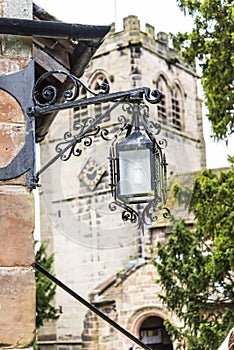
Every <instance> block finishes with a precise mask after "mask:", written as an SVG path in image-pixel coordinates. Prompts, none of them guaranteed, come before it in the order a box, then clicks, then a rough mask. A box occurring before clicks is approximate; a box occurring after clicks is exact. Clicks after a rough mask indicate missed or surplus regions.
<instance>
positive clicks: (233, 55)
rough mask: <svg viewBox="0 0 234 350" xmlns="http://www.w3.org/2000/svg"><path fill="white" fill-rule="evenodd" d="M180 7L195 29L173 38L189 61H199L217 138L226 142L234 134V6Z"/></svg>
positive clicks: (209, 1) (198, 3) (219, 1)
mask: <svg viewBox="0 0 234 350" xmlns="http://www.w3.org/2000/svg"><path fill="white" fill-rule="evenodd" d="M177 4H178V5H179V7H180V8H181V9H182V10H183V11H184V13H185V14H189V15H190V16H192V18H193V29H192V31H191V32H190V33H188V32H187V33H178V35H176V36H174V40H173V41H174V46H175V47H176V48H178V49H179V50H180V52H181V53H182V56H183V57H184V58H185V60H186V61H188V62H190V63H191V62H194V59H196V58H197V59H198V62H199V64H200V66H201V72H202V74H201V82H202V86H203V90H204V94H205V103H206V106H207V107H208V118H209V120H210V121H211V124H212V128H213V132H214V136H215V137H216V138H217V139H222V138H226V137H227V136H228V135H229V134H231V133H232V132H233V130H234V107H233V101H234V2H233V0H177Z"/></svg>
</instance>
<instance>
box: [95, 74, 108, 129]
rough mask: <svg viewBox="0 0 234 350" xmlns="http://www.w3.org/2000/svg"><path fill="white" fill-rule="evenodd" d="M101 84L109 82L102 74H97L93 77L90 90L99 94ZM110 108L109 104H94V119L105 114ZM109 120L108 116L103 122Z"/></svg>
mask: <svg viewBox="0 0 234 350" xmlns="http://www.w3.org/2000/svg"><path fill="white" fill-rule="evenodd" d="M102 84H107V85H110V84H109V81H108V80H107V78H106V76H105V75H104V74H103V73H99V74H97V75H96V76H95V78H94V80H93V83H92V89H93V90H94V91H95V92H97V93H98V92H99V91H100V89H101V85H102ZM109 108H110V104H109V103H108V102H105V103H96V104H95V105H94V115H95V117H98V116H99V115H101V114H103V113H105V112H106V111H107V110H108V109H109ZM109 120H110V115H109V114H108V115H107V116H106V117H105V118H104V119H103V121H104V122H108V121H109Z"/></svg>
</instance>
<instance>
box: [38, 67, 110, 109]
mask: <svg viewBox="0 0 234 350" xmlns="http://www.w3.org/2000/svg"><path fill="white" fill-rule="evenodd" d="M55 76H60V77H62V76H63V77H64V78H63V79H61V78H60V80H61V81H62V82H64V81H65V80H70V81H71V87H70V88H68V89H65V91H63V93H62V95H61V94H59V89H58V88H57V87H56V86H54V85H52V84H49V85H47V84H48V80H50V79H51V78H52V79H53V78H54V77H55ZM81 87H83V88H84V89H85V90H86V91H88V92H89V93H90V94H91V95H93V96H97V95H99V94H108V93H109V91H110V87H109V85H108V84H106V83H103V84H101V85H100V90H99V92H98V93H97V92H96V91H94V90H92V89H90V88H89V87H88V86H87V85H86V84H85V83H84V82H83V81H82V80H81V79H79V78H77V77H76V76H75V75H73V74H71V73H68V72H64V71H61V70H52V71H50V72H47V73H44V74H42V75H41V76H40V78H39V79H38V80H37V82H36V84H35V86H34V89H33V94H32V97H33V100H34V103H35V105H36V106H40V107H42V106H45V105H54V104H55V103H56V102H57V100H58V98H60V101H59V102H60V103H61V100H62V102H64V103H66V102H68V101H75V100H76V99H77V98H78V97H79V94H80V88H81Z"/></svg>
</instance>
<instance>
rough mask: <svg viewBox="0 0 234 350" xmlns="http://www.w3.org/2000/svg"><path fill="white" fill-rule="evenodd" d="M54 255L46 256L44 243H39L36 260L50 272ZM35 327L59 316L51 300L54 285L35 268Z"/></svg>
mask: <svg viewBox="0 0 234 350" xmlns="http://www.w3.org/2000/svg"><path fill="white" fill-rule="evenodd" d="M53 261H54V255H53V254H51V255H50V256H47V253H46V245H45V244H44V243H43V244H41V246H40V248H39V250H38V251H37V253H36V262H37V263H38V264H39V265H41V266H42V267H44V268H45V269H46V270H47V271H49V272H51V273H52V265H53ZM35 277H36V327H37V328H39V327H40V326H43V324H44V322H45V321H48V320H54V319H57V318H58V317H59V315H58V310H57V309H56V308H55V307H54V306H53V304H52V302H53V299H54V296H55V292H56V285H55V284H54V283H53V282H52V281H51V280H49V279H48V278H47V277H46V276H44V275H43V274H42V273H40V272H39V271H37V270H36V272H35Z"/></svg>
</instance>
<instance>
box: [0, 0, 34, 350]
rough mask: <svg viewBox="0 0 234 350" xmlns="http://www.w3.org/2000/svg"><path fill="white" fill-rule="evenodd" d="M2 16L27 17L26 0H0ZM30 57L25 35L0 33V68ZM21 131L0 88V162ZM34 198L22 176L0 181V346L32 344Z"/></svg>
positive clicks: (19, 65) (18, 65) (14, 107)
mask: <svg viewBox="0 0 234 350" xmlns="http://www.w3.org/2000/svg"><path fill="white" fill-rule="evenodd" d="M0 15H1V16H2V17H16V18H32V2H31V0H22V1H17V0H2V1H1V2H0ZM30 60H31V42H30V39H23V38H20V37H15V36H7V35H5V36H1V37H0V72H1V73H0V74H1V75H6V74H10V73H15V72H18V71H20V70H22V69H23V68H25V67H26V66H27V65H28V63H29V62H30ZM24 134H25V121H24V116H23V113H22V111H21V108H20V107H19V105H18V103H17V101H15V99H14V98H13V97H12V96H10V95H9V94H8V93H6V92H4V91H2V90H1V91H0V166H1V167H3V166H5V165H7V164H8V163H9V162H10V161H11V160H12V159H13V158H14V157H15V155H16V154H17V153H18V152H19V150H20V148H21V146H22V144H23V140H24ZM33 230H34V201H33V196H32V194H31V193H29V192H28V191H27V189H26V188H25V176H21V177H19V178H17V179H14V180H10V181H2V182H0V286H1V288H0V349H7V348H11V349H12V348H30V349H31V348H32V344H33V341H34V336H35V278H34V271H33V267H32V264H33V262H34V242H33Z"/></svg>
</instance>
